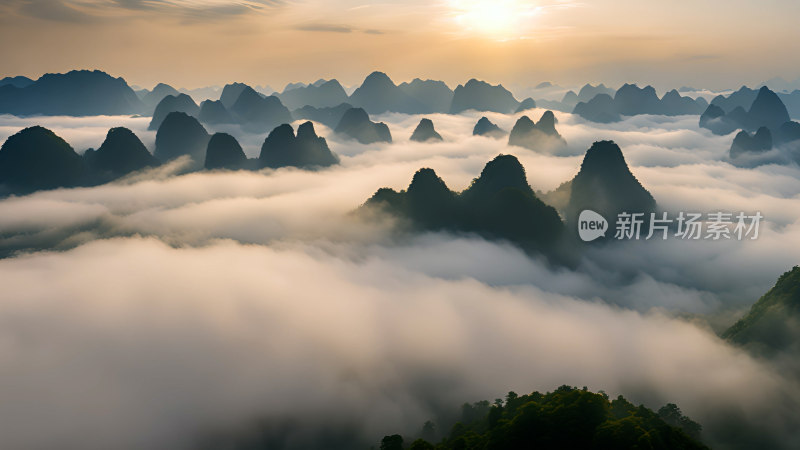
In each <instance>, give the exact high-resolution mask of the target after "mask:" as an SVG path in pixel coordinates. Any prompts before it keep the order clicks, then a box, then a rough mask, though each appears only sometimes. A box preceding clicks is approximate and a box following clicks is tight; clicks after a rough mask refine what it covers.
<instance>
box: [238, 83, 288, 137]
mask: <svg viewBox="0 0 800 450" xmlns="http://www.w3.org/2000/svg"><path fill="white" fill-rule="evenodd" d="M230 111H231V112H232V113H233V114H234V115H235V116H236V118H237V119H238V121H239V123H240V124H241V125H242V128H244V129H246V130H249V131H252V132H257V133H261V132H264V131H268V130H271V129H273V128H274V127H276V126H278V125H280V124H282V123H288V122H291V121H292V115H291V114H290V113H289V110H288V109H287V108H286V107H285V106H283V104H282V103H281V101H280V99H278V97H275V96H274V95H272V96H269V97H262V96H261V95H260V94H259V93H258V92H256V91H255V90H253V88H251V87H249V86H248V87H245V88H244V90H243V91H242V93H241V94H240V95H239V98H238V99H236V102H235V103H234V104H233V106H232V107H231V108H230Z"/></svg>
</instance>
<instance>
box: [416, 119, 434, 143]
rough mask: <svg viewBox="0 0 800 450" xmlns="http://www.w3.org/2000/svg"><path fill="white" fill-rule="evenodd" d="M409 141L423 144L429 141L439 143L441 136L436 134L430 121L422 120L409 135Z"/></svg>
mask: <svg viewBox="0 0 800 450" xmlns="http://www.w3.org/2000/svg"><path fill="white" fill-rule="evenodd" d="M411 140H412V141H415V142H425V141H429V140H435V141H441V140H442V135H440V134H439V133H437V132H436V129H434V127H433V122H432V121H431V119H428V118H423V119H421V120H420V121H419V124H418V125H417V128H415V129H414V132H413V133H412V134H411Z"/></svg>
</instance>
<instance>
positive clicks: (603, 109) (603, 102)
mask: <svg viewBox="0 0 800 450" xmlns="http://www.w3.org/2000/svg"><path fill="white" fill-rule="evenodd" d="M572 112H573V113H574V114H577V115H579V116H581V117H583V118H584V119H586V120H589V121H592V122H598V123H612V122H619V121H620V120H622V116H620V114H619V112H617V109H616V106H615V105H614V99H613V98H611V96H610V95H608V94H597V95H596V96H595V97H594V98H592V99H591V100H589V101H588V102H585V103H584V102H580V103H578V104H577V105H575V109H574V110H573V111H572Z"/></svg>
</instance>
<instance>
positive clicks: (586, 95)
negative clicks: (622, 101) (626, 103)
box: [578, 83, 614, 102]
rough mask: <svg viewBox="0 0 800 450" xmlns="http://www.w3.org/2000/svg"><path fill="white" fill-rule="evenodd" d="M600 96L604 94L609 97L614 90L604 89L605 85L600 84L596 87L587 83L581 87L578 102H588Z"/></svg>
mask: <svg viewBox="0 0 800 450" xmlns="http://www.w3.org/2000/svg"><path fill="white" fill-rule="evenodd" d="M600 94H606V95H608V96H609V97H610V96H612V95H614V90H613V89H611V88H608V87H606V85H604V84H603V83H600V84H598V85H597V86H593V85H591V84H589V83H587V84H585V85H583V87H582V88H581V90H580V91H579V92H578V101H579V102H588V101H589V100H591V99H593V98H595V97H596V96H598V95H600Z"/></svg>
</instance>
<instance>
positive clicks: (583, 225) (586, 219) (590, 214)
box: [578, 209, 608, 242]
mask: <svg viewBox="0 0 800 450" xmlns="http://www.w3.org/2000/svg"><path fill="white" fill-rule="evenodd" d="M606 230H608V221H606V219H605V217H603V216H601V215H600V214H598V213H596V212H594V211H592V210H591V209H584V210H583V211H581V214H580V215H579V216H578V235H579V236H580V237H581V239H582V240H583V241H584V242H590V241H593V240H595V239H597V238H599V237H601V236H605V234H606Z"/></svg>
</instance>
